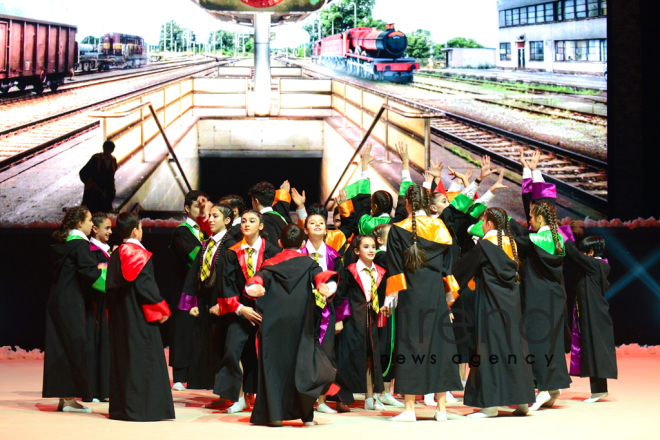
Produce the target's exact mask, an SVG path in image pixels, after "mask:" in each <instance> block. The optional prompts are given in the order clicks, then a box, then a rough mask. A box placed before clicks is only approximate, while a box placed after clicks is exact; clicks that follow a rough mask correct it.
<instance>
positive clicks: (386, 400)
mask: <svg viewBox="0 0 660 440" xmlns="http://www.w3.org/2000/svg"><path fill="white" fill-rule="evenodd" d="M378 400H380V402H381V403H383V404H385V405H390V406H394V407H396V408H403V407H404V406H406V405H404V404H403V402H399V401H398V400H396V399H395V398H394V396H392V395H391V394H390V393H382V394H381V395H380V397H379V399H378Z"/></svg>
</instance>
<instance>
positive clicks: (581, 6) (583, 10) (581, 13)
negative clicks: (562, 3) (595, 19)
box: [575, 0, 587, 18]
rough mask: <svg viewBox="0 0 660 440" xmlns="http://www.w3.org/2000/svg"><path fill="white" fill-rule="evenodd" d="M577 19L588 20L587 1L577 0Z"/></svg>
mask: <svg viewBox="0 0 660 440" xmlns="http://www.w3.org/2000/svg"><path fill="white" fill-rule="evenodd" d="M575 18H587V0H575Z"/></svg>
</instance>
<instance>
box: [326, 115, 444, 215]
mask: <svg viewBox="0 0 660 440" xmlns="http://www.w3.org/2000/svg"><path fill="white" fill-rule="evenodd" d="M385 110H389V111H391V112H394V113H396V114H398V115H400V116H403V117H405V118H411V119H426V120H428V119H431V118H437V117H439V116H442V114H443V113H441V112H425V113H422V112H408V111H405V110H401V109H398V108H396V107H392V106H391V105H388V104H383V105H382V106H381V107H380V109H379V110H378V113H376V116H375V117H374V120H373V122H372V123H371V126H370V127H369V129H368V130H367V132H366V133H365V135H364V137H363V138H362V141H360V145H358V147H357V149H356V150H355V153H353V156H351V159H350V160H349V161H348V164H346V168H344V172H342V173H341V176H340V177H339V180H337V183H336V184H335V186H334V188H333V189H332V191H330V194H329V195H328V198H327V199H326V201H325V204H324V205H325V206H327V205H328V203H330V200H332V195H333V194H334V193H335V191H337V188H338V187H339V185H340V184H341V181H342V180H344V176H346V173H347V172H348V170H349V169H350V167H351V164H352V163H353V161H354V160H355V158H356V157H357V155H358V154H360V151H361V150H362V147H364V144H365V143H366V142H367V139H369V136H371V132H372V131H373V129H374V128H375V127H376V124H377V123H378V121H379V120H380V117H381V116H382V115H383V113H384V112H385ZM425 128H426V133H425V135H424V137H425V147H426V148H427V149H428V147H429V141H430V138H429V136H430V124H426V127H425ZM385 149H387V145H385ZM428 160H430V155H429V158H428ZM427 165H428V164H427Z"/></svg>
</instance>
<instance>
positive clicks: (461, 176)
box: [447, 165, 472, 186]
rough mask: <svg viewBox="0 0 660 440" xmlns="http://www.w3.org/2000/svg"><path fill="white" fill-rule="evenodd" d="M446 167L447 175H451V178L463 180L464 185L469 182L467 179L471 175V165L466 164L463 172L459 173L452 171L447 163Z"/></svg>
mask: <svg viewBox="0 0 660 440" xmlns="http://www.w3.org/2000/svg"><path fill="white" fill-rule="evenodd" d="M447 168H448V169H449V175H450V176H453V177H452V178H451V180H455V179H460V180H461V181H462V182H463V185H465V186H468V185H469V184H470V182H469V180H470V177H472V165H468V168H467V170H466V171H465V174H461V173H459V172H458V171H454V170H453V169H452V168H451V167H450V166H449V165H447Z"/></svg>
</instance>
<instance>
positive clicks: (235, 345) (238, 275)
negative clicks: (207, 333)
mask: <svg viewBox="0 0 660 440" xmlns="http://www.w3.org/2000/svg"><path fill="white" fill-rule="evenodd" d="M244 243H245V239H243V240H241V241H239V242H238V243H236V244H235V245H234V246H232V247H231V248H229V250H228V251H227V254H226V255H225V262H224V266H223V268H222V292H221V295H222V296H221V297H220V298H218V306H220V313H221V314H222V315H226V316H227V318H228V325H227V337H226V338H225V352H224V356H223V357H222V361H221V362H220V369H219V371H218V374H216V376H215V384H214V386H213V392H214V393H215V394H217V395H218V396H221V397H223V398H225V399H228V400H231V401H233V402H236V401H237V400H238V398H239V395H240V391H241V383H242V384H243V391H244V392H245V393H255V392H256V391H257V352H256V334H257V330H258V328H257V326H254V325H252V323H250V321H248V320H247V319H246V318H244V317H243V316H238V315H237V314H236V313H235V312H236V309H237V308H238V306H239V304H243V305H244V306H247V307H252V308H255V301H254V299H252V298H249V297H248V296H246V295H244V294H243V293H244V292H245V284H246V281H247V279H248V276H247V268H246V265H245V251H244V250H242V249H241V246H242V245H243V244H244ZM281 251H282V249H281V248H279V247H277V246H273V245H272V244H270V243H269V242H268V241H266V240H264V239H262V243H261V248H260V249H259V253H258V254H257V255H256V264H255V272H256V271H258V270H259V269H260V268H261V266H262V265H263V262H264V261H266V260H268V259H270V258H272V257H274V256H275V255H277V254H279V253H280V252H281ZM253 258H254V257H253ZM241 365H242V366H243V371H242V372H241Z"/></svg>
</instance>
